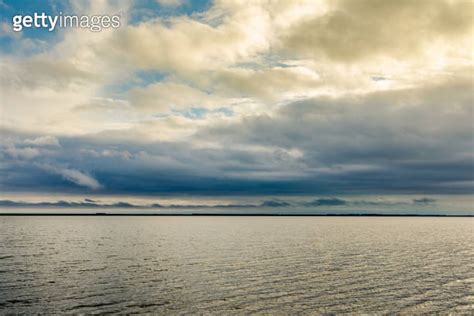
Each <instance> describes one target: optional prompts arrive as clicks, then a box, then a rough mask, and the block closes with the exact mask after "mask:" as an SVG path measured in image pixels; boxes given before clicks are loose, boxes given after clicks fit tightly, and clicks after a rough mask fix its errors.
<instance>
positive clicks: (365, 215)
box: [0, 212, 474, 217]
mask: <svg viewBox="0 0 474 316" xmlns="http://www.w3.org/2000/svg"><path fill="white" fill-rule="evenodd" d="M0 216H115V217H117V216H234V217H235V216H242V217H249V216H285V217H303V216H306V217H474V215H447V214H358V213H349V214H333V213H327V214H266V213H254V214H245V213H244V214H242V213H234V214H222V213H189V214H186V213H177V214H170V213H166V214H147V213H136V214H132V213H125V214H118V213H102V212H98V213H0Z"/></svg>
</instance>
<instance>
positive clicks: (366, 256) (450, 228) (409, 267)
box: [0, 216, 474, 314]
mask: <svg viewBox="0 0 474 316" xmlns="http://www.w3.org/2000/svg"><path fill="white" fill-rule="evenodd" d="M473 228H474V220H473V219H470V218H384V217H380V218H370V217H361V218H359V217H342V218H341V217H337V218H336V217H54V216H52V217H0V314H4V313H28V314H30V313H47V314H50V313H105V312H111V313H117V312H122V313H146V312H153V313H163V314H187V313H211V314H244V313H271V314H294V313H297V312H300V313H351V312H352V313H354V312H355V313H362V312H364V313H392V312H402V313H434V312H453V313H466V314H469V313H471V314H472V313H474V290H473V284H474V266H473V263H474V260H473V259H474V247H473V245H474V231H473Z"/></svg>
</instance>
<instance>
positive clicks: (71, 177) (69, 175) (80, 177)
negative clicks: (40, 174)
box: [38, 164, 102, 190]
mask: <svg viewBox="0 0 474 316" xmlns="http://www.w3.org/2000/svg"><path fill="white" fill-rule="evenodd" d="M38 166H39V167H40V168H42V169H43V170H45V171H48V172H50V173H53V174H58V175H60V176H62V177H63V178H64V179H66V180H67V181H70V182H72V183H75V184H77V185H79V186H83V187H87V188H89V189H93V190H97V189H100V188H102V185H101V184H100V183H99V182H98V181H97V180H96V179H94V178H93V177H92V176H90V175H88V174H85V173H83V172H81V171H79V170H76V169H69V168H61V167H56V166H52V165H49V164H38Z"/></svg>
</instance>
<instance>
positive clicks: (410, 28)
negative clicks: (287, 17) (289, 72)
mask: <svg viewBox="0 0 474 316" xmlns="http://www.w3.org/2000/svg"><path fill="white" fill-rule="evenodd" d="M331 5H332V6H330V7H329V9H328V10H327V12H326V13H325V14H323V15H322V16H318V15H315V16H313V17H310V18H307V19H301V20H300V21H299V23H296V24H295V25H294V26H293V27H291V28H289V29H288V31H287V33H286V35H285V36H284V39H283V47H284V49H286V50H287V51H288V52H290V53H295V52H296V53H299V54H301V55H302V56H305V57H311V58H320V57H326V58H327V59H330V60H334V61H342V62H356V61H360V60H365V59H369V58H373V57H377V56H388V57H393V58H410V57H413V56H416V55H417V54H419V53H420V51H421V50H423V49H426V48H425V47H429V44H433V43H439V42H441V43H443V42H452V41H453V39H458V38H459V37H460V36H466V35H467V36H468V37H469V36H472V27H473V13H472V12H474V7H473V3H472V2H471V1H417V2H413V1H396V2H395V1H377V0H362V1H351V0H341V1H331Z"/></svg>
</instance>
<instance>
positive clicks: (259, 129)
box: [0, 78, 474, 196]
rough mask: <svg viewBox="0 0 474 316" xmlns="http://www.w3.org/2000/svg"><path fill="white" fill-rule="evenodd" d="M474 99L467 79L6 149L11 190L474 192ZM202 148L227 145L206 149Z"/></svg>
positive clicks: (2, 173) (4, 164)
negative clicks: (156, 138) (167, 129)
mask: <svg viewBox="0 0 474 316" xmlns="http://www.w3.org/2000/svg"><path fill="white" fill-rule="evenodd" d="M471 91H472V90H471V81H470V80H467V79H463V78H455V79H453V80H450V81H446V82H443V83H438V84H436V85H433V86H432V87H428V88H424V89H404V90H397V91H385V92H379V93H372V94H368V95H358V96H354V95H349V96H342V97H338V98H336V97H318V98H312V99H306V100H302V101H298V102H293V103H290V104H287V105H285V106H281V107H280V108H279V110H278V111H277V112H276V113H275V114H274V115H272V116H265V115H261V116H255V117H251V118H247V119H244V120H242V121H241V122H238V123H229V124H225V125H222V124H221V125H215V126H213V127H210V128H204V129H202V130H201V131H200V132H198V133H197V134H196V135H193V136H190V137H189V138H188V139H187V140H186V142H142V141H138V140H137V141H127V142H123V141H121V139H120V138H118V137H116V138H113V137H112V138H111V137H105V136H103V135H95V136H94V135H91V136H88V137H60V139H59V140H58V142H60V144H61V147H49V148H48V149H47V150H46V149H44V148H39V149H38V150H39V151H38V155H37V156H35V157H34V159H31V158H29V157H24V158H22V157H20V156H12V155H11V154H10V149H11V148H12V146H13V145H11V144H5V145H1V144H0V147H1V150H0V160H1V168H0V178H1V182H0V189H1V190H2V192H12V191H22V192H38V191H42V192H62V193H67V192H73V193H83V194H112V195H113V194H143V195H149V194H156V193H161V194H168V195H180V194H193V195H209V196H216V195H267V196H269V195H270V196H271V195H274V196H278V195H281V194H290V195H291V194H316V195H326V196H328V195H339V194H379V193H380V194H382V193H383V194H386V193H390V194H399V193H415V194H438V193H441V194H442V193H472V192H473V189H474V188H473V186H472V179H473V177H474V175H473V170H474V164H473V161H472V158H471V157H472V148H474V146H473V145H474V144H473V138H472V115H473V109H472V103H473V102H474V100H473V95H472V93H471ZM2 136H3V139H10V140H11V143H13V144H14V145H15V144H19V145H18V147H16V148H22V147H21V144H22V142H23V141H24V139H35V138H37V137H41V135H24V134H18V133H13V132H11V131H10V132H8V131H3V132H2ZM202 141H205V142H210V143H212V144H215V145H216V146H211V147H205V146H204V147H203V146H200V147H198V146H195V143H196V144H197V143H199V142H202ZM15 146H16V145H15ZM45 166H47V168H45ZM52 170H53V171H55V172H52ZM66 172H67V174H66V176H65V175H64V173H66ZM67 175H69V176H67ZM72 176H74V177H72ZM95 183H97V184H100V186H99V185H92V184H95ZM87 184H89V185H87Z"/></svg>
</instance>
